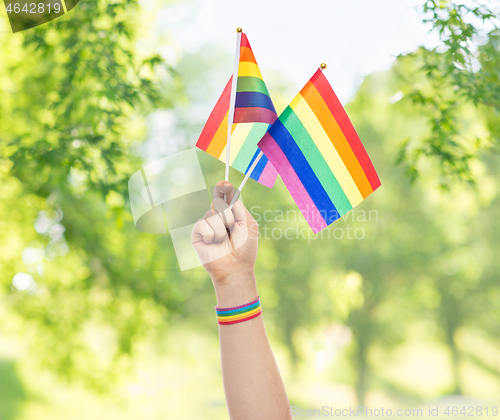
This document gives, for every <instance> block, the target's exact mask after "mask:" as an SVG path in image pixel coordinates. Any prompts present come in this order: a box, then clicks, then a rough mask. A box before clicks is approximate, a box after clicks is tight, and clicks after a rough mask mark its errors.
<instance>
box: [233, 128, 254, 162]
mask: <svg viewBox="0 0 500 420" xmlns="http://www.w3.org/2000/svg"><path fill="white" fill-rule="evenodd" d="M235 125H236V128H235V129H234V130H233V133H232V134H231V159H230V161H231V165H232V164H233V163H234V160H235V159H236V155H237V154H238V153H239V151H240V149H241V147H242V146H243V143H245V140H246V139H247V137H248V135H249V134H250V130H251V129H252V127H253V124H235Z"/></svg>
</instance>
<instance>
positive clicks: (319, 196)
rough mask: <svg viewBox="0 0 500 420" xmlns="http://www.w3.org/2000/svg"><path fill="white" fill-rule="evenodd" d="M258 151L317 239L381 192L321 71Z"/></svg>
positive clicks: (305, 87) (367, 160) (297, 98)
mask: <svg viewBox="0 0 500 420" xmlns="http://www.w3.org/2000/svg"><path fill="white" fill-rule="evenodd" d="M258 145H259V147H260V149H261V150H262V151H263V152H264V154H265V155H266V156H267V157H268V158H269V160H270V161H271V163H272V164H273V165H274V167H275V168H276V170H277V171H278V173H279V174H280V176H281V178H282V179H283V182H284V183H285V185H286V187H287V189H288V190H289V191H290V193H291V195H292V197H293V199H294V200H295V202H296V203H297V205H298V207H299V209H300V210H301V212H302V214H303V215H304V217H305V218H306V220H307V222H308V223H309V226H310V227H311V228H312V230H313V231H314V233H318V232H319V231H320V230H322V229H324V228H326V227H327V226H329V225H330V224H332V223H333V222H335V221H336V220H337V219H339V218H340V217H341V216H343V215H344V214H346V213H347V212H349V211H350V210H351V209H352V208H353V207H355V206H356V205H358V204H359V203H360V202H361V201H363V200H364V199H365V198H366V197H368V196H369V195H370V194H371V193H372V192H373V191H375V190H376V189H377V188H378V187H379V186H380V180H379V178H378V176H377V173H376V172H375V169H374V167H373V165H372V163H371V160H370V158H369V156H368V154H367V153H366V150H365V148H364V147H363V144H362V143H361V140H360V139H359V137H358V135H357V133H356V130H355V129H354V127H353V125H352V124H351V121H350V120H349V117H348V116H347V114H346V112H345V110H344V108H343V107H342V105H341V104H340V101H339V100H338V98H337V95H335V92H334V91H333V89H332V87H331V86H330V84H329V83H328V80H327V79H326V77H325V76H324V75H323V72H322V70H318V71H317V72H316V74H315V75H314V76H313V77H312V78H311V80H310V81H309V82H308V83H307V84H306V85H305V86H304V88H303V89H302V90H301V91H300V93H299V94H298V95H297V96H296V97H295V99H294V100H293V101H292V102H291V103H290V105H289V106H288V107H287V108H286V109H285V111H283V113H282V114H281V115H280V117H279V119H278V120H276V122H275V123H274V124H273V125H272V127H271V128H270V129H269V131H268V132H267V134H266V135H265V136H264V138H263V139H262V140H261V141H260V142H259V144H258Z"/></svg>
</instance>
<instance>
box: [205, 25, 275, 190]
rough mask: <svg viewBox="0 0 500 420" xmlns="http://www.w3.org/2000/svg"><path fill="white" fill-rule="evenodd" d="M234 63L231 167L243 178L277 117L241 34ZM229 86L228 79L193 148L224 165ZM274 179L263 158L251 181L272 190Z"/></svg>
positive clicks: (268, 165) (229, 102)
mask: <svg viewBox="0 0 500 420" xmlns="http://www.w3.org/2000/svg"><path fill="white" fill-rule="evenodd" d="M237 59H238V77H237V83H236V95H235V101H234V114H233V115H232V120H233V124H232V129H231V148H230V165H231V167H233V168H234V169H236V170H238V171H240V172H242V173H244V174H246V173H247V171H248V170H249V169H250V167H251V166H252V163H253V162H254V160H255V159H256V158H257V156H258V154H259V153H260V150H259V148H258V147H257V143H258V142H259V140H261V139H262V137H263V136H264V134H266V132H267V130H268V129H269V127H270V125H271V124H272V123H273V122H274V121H276V119H277V117H278V116H277V114H276V110H275V108H274V105H273V102H272V100H271V97H270V95H269V92H268V90H267V87H266V84H265V83H264V79H263V78H262V74H261V73H260V70H259V66H258V65H257V61H256V60H255V56H254V54H253V52H252V48H251V47H250V43H249V42H248V38H247V36H246V35H245V34H244V33H242V34H241V43H240V48H239V57H237ZM232 85H233V78H232V77H231V79H229V82H228V83H227V85H226V87H225V89H224V91H223V92H222V95H221V97H220V98H219V100H218V101H217V104H216V105H215V108H214V109H213V111H212V113H211V114H210V117H209V118H208V121H207V123H206V124H205V127H204V128H203V131H202V133H201V135H200V138H199V139H198V142H197V143H196V147H198V148H199V149H201V150H203V151H205V152H207V153H208V154H209V155H211V156H213V157H215V158H217V159H219V160H221V161H222V162H226V146H227V126H228V121H229V118H230V117H231V116H230V115H229V112H230V109H231V87H232ZM277 176H278V173H277V172H276V169H275V168H274V166H273V165H272V164H271V163H270V162H269V160H268V159H267V158H266V157H265V156H264V157H262V158H261V159H260V161H259V163H258V164H257V166H256V167H255V169H254V170H253V172H252V174H251V175H250V178H252V179H254V180H256V181H258V182H260V183H261V184H263V185H265V186H267V187H270V188H272V187H273V185H274V182H275V181H276V177H277Z"/></svg>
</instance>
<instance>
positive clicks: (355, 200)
mask: <svg viewBox="0 0 500 420" xmlns="http://www.w3.org/2000/svg"><path fill="white" fill-rule="evenodd" d="M290 107H291V108H292V109H293V111H294V112H295V114H297V116H298V117H299V119H300V121H301V122H302V124H303V125H304V128H305V129H306V130H307V131H308V133H309V134H310V135H311V137H312V139H313V140H314V143H315V144H316V146H317V147H318V149H319V151H320V153H321V154H322V155H323V157H324V158H325V161H326V163H327V164H328V166H329V167H330V169H331V170H332V172H333V174H334V175H335V178H337V181H338V183H339V184H340V186H341V187H342V189H343V190H344V193H345V195H346V196H347V199H348V200H349V202H350V203H351V206H353V207H354V206H356V205H358V204H359V203H361V201H363V196H362V195H361V193H360V191H359V189H358V187H357V186H356V183H355V182H354V179H352V176H351V174H350V173H349V170H348V169H347V167H346V166H345V164H344V161H343V160H342V158H341V157H340V155H339V153H338V151H337V149H336V148H335V146H334V145H333V144H332V142H331V141H330V138H329V137H328V134H327V133H326V131H325V130H324V128H323V126H322V125H321V123H320V122H319V120H318V118H317V117H316V115H315V114H314V112H313V110H312V109H311V107H310V106H309V104H308V103H307V102H306V100H305V99H304V98H303V97H302V95H301V94H300V93H299V94H298V95H297V96H296V97H295V99H294V100H293V101H292V103H291V104H290Z"/></svg>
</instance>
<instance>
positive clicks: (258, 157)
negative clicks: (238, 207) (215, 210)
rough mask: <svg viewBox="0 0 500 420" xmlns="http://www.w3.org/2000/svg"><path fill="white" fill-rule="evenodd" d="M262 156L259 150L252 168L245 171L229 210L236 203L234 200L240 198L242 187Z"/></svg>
mask: <svg viewBox="0 0 500 420" xmlns="http://www.w3.org/2000/svg"><path fill="white" fill-rule="evenodd" d="M262 156H264V153H262V150H261V151H260V153H259V154H258V155H257V157H256V158H255V160H254V161H253V163H252V166H250V169H249V170H248V171H247V174H246V175H245V178H244V179H243V181H242V182H241V184H240V188H238V190H237V191H236V194H234V197H233V199H232V200H231V204H230V205H229V208H231V207H233V205H234V203H236V200H238V197H239V196H240V193H241V190H242V189H243V187H244V186H245V184H246V183H247V181H248V178H250V175H252V172H253V170H254V169H255V167H256V166H257V164H258V163H259V162H260V159H261V158H262Z"/></svg>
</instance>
